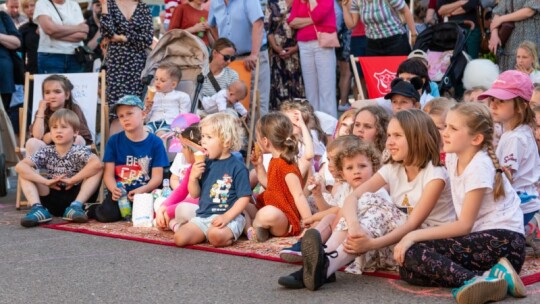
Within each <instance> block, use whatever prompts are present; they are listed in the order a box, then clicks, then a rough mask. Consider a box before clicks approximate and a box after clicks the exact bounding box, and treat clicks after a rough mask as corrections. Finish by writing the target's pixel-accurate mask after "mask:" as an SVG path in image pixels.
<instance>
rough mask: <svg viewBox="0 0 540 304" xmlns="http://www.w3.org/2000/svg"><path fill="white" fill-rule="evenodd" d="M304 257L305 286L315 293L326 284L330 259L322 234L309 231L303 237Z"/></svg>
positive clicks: (313, 230)
mask: <svg viewBox="0 0 540 304" xmlns="http://www.w3.org/2000/svg"><path fill="white" fill-rule="evenodd" d="M302 256H303V257H304V285H306V287H307V289H309V290H312V291H315V290H317V289H319V288H320V287H321V286H322V285H323V284H324V283H325V282H326V271H327V269H328V264H329V261H328V257H327V256H326V253H325V252H324V247H323V244H322V240H321V234H320V233H319V231H317V230H315V229H309V230H307V231H306V233H305V234H304V236H303V237H302Z"/></svg>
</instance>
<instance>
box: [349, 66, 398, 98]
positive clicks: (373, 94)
mask: <svg viewBox="0 0 540 304" xmlns="http://www.w3.org/2000/svg"><path fill="white" fill-rule="evenodd" d="M406 59H407V56H384V57H358V61H359V62H360V65H361V66H362V72H363V73H364V77H365V80H366V86H367V94H368V98H369V99H372V98H378V97H382V96H384V95H386V94H387V93H389V92H390V83H391V82H392V80H394V78H396V72H397V69H398V66H399V65H400V64H401V63H402V62H403V61H405V60H406Z"/></svg>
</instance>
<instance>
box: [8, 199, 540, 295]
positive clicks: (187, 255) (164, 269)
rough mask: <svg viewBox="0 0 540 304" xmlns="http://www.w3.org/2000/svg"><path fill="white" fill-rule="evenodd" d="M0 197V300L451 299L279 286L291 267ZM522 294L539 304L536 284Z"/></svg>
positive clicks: (397, 286) (343, 278) (403, 289)
mask: <svg viewBox="0 0 540 304" xmlns="http://www.w3.org/2000/svg"><path fill="white" fill-rule="evenodd" d="M14 206H15V196H14V193H13V190H11V191H10V194H9V195H8V196H7V197H3V198H0V256H2V258H1V259H0V303H161V304H167V303H293V302H294V303H325V304H326V303H453V300H452V298H451V297H450V293H449V290H448V289H440V288H418V287H413V286H409V285H408V284H406V283H404V282H401V281H395V280H388V279H381V278H374V277H369V276H354V275H349V274H344V273H338V276H337V278H338V282H337V283H333V284H329V285H325V286H324V287H323V288H322V289H321V290H319V291H317V292H310V291H308V290H292V291H291V290H286V289H283V288H281V287H280V286H279V285H278V284H277V278H278V277H279V276H280V275H284V274H287V273H290V272H292V271H294V270H296V268H297V267H296V266H294V265H287V264H282V263H276V262H269V261H263V260H258V259H250V258H242V257H235V256H230V255H223V254H215V253H207V252H202V251H195V250H187V249H178V248H172V247H167V246H159V245H151V244H145V243H139V242H132V241H124V240H117V239H110V238H104V237H97V236H91V235H83V234H77V233H71V232H64V231H56V230H50V229H43V228H32V229H26V228H23V227H21V226H20V225H19V219H20V217H21V216H22V215H24V211H17V210H15V207H14ZM528 290H529V293H530V295H529V297H528V298H526V299H522V300H519V301H516V299H513V298H507V299H506V303H515V302H517V303H522V304H524V303H540V295H539V293H540V283H537V284H535V285H532V286H528Z"/></svg>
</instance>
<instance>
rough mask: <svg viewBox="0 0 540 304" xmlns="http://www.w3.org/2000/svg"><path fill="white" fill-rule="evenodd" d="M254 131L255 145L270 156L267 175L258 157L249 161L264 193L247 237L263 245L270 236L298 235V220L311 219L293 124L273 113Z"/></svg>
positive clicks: (265, 117)
mask: <svg viewBox="0 0 540 304" xmlns="http://www.w3.org/2000/svg"><path fill="white" fill-rule="evenodd" d="M256 132H257V133H256V134H257V145H259V147H260V148H261V151H262V152H263V153H270V154H271V155H272V159H271V160H270V164H269V166H268V173H267V172H266V170H265V169H264V165H263V159H262V155H253V156H252V158H251V162H252V164H253V166H254V167H255V170H256V172H257V178H258V180H259V183H260V184H261V186H263V187H264V188H265V189H266V190H265V191H264V192H263V193H261V194H260V195H259V196H258V197H257V207H258V208H260V209H259V210H258V211H257V214H256V215H255V218H254V219H253V224H252V227H250V228H249V229H248V231H247V237H248V239H250V240H253V241H257V242H264V241H266V240H267V239H268V238H269V237H270V235H275V236H287V235H288V236H291V235H298V234H300V232H302V228H301V224H300V222H301V219H305V218H307V217H308V216H311V211H310V208H309V205H308V202H307V199H306V197H305V196H304V192H303V189H304V182H303V179H302V174H301V173H300V169H299V168H298V164H297V160H296V158H297V155H298V143H297V141H296V139H295V136H294V135H293V124H292V122H291V121H290V119H289V118H288V117H287V116H285V115H284V114H283V113H279V112H273V113H270V114H267V115H265V116H263V117H262V118H261V119H260V120H259V122H258V124H257V130H256Z"/></svg>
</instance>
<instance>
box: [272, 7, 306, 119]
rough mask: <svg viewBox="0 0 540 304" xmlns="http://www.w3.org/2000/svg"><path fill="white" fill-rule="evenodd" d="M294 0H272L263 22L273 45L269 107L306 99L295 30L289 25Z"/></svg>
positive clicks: (277, 107) (276, 107) (275, 108)
mask: <svg viewBox="0 0 540 304" xmlns="http://www.w3.org/2000/svg"><path fill="white" fill-rule="evenodd" d="M292 2H293V1H292V0H269V1H268V7H267V8H266V13H265V18H264V23H265V27H266V31H267V32H268V42H269V44H270V45H269V46H270V50H271V51H270V69H271V71H272V72H271V73H272V74H271V83H272V87H271V89H270V108H271V109H274V110H277V109H279V105H280V104H281V103H282V102H283V101H286V100H292V99H293V98H304V97H305V93H304V83H303V81H302V71H301V69H300V57H299V56H298V45H297V43H296V39H295V33H294V31H293V30H292V29H291V28H290V27H289V25H288V24H287V18H288V17H289V14H290V11H291V4H292Z"/></svg>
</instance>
